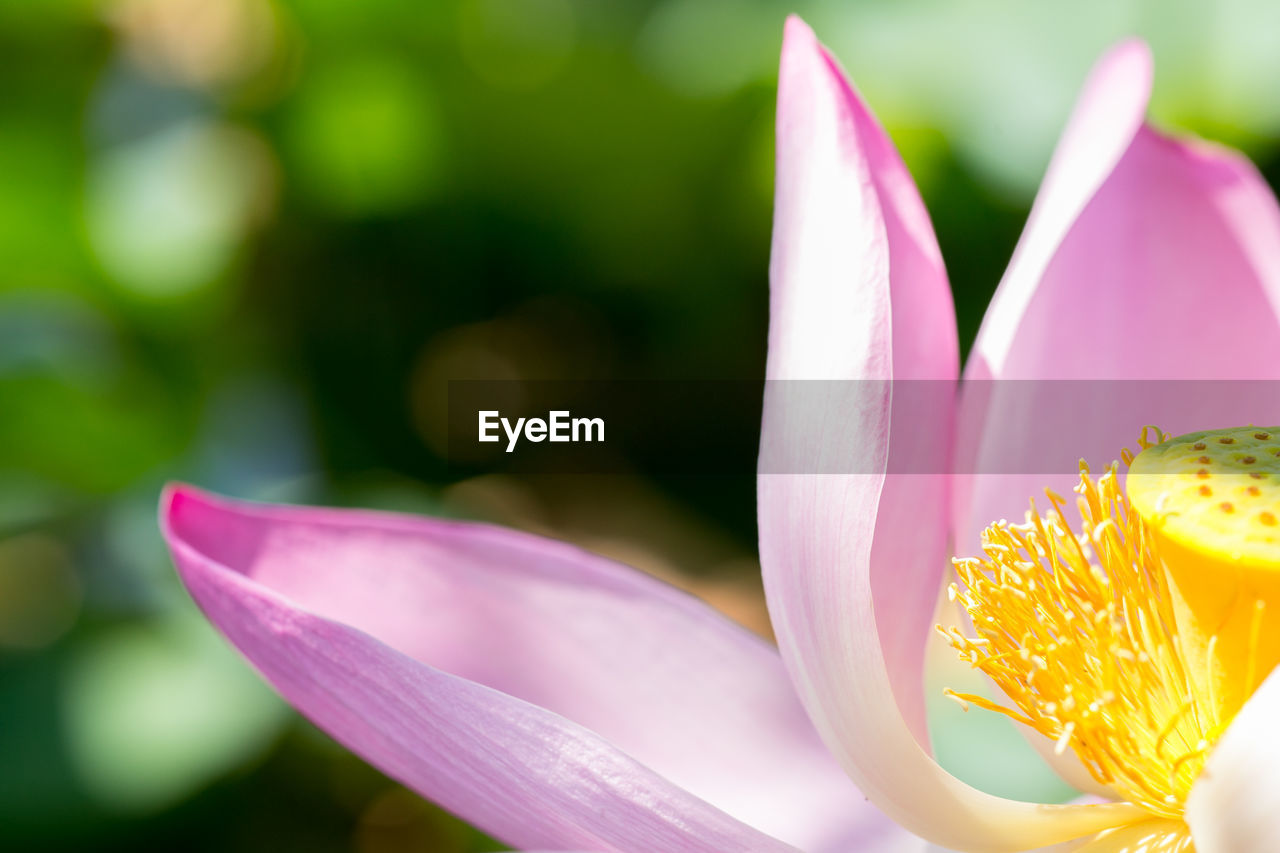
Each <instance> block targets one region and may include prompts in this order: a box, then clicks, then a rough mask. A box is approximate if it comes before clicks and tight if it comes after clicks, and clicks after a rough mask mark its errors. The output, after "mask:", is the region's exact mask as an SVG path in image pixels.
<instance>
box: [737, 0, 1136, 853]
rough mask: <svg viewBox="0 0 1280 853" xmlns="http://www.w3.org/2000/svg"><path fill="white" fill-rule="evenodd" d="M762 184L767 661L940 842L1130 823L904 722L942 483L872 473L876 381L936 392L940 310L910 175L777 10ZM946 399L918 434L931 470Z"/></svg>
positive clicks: (938, 564) (876, 453)
mask: <svg viewBox="0 0 1280 853" xmlns="http://www.w3.org/2000/svg"><path fill="white" fill-rule="evenodd" d="M777 179H778V188H777V203H776V209H775V214H774V217H775V218H774V245H773V261H772V265H771V270H770V272H771V279H772V304H771V312H772V313H771V321H770V335H769V369H768V377H769V379H770V385H769V388H768V389H767V391H766V398H765V416H764V425H763V432H762V438H761V470H762V474H761V476H760V478H759V512H760V552H761V560H762V563H763V566H764V571H765V584H766V592H767V594H768V597H769V608H770V613H771V615H772V617H773V620H774V626H775V628H776V629H777V632H778V638H779V643H780V645H781V647H782V652H783V657H784V659H785V660H786V662H787V665H788V667H789V668H790V670H791V673H792V677H793V679H794V680H795V682H796V684H797V685H798V686H799V688H800V691H801V697H802V699H803V701H804V702H805V704H806V707H807V708H808V709H809V712H810V714H811V715H812V716H813V718H814V721H815V722H816V723H817V725H818V729H819V731H820V732H821V733H822V735H823V736H824V738H825V739H826V740H827V743H828V744H829V745H830V746H831V748H832V749H833V750H834V751H835V752H836V754H837V757H839V758H840V760H841V761H842V763H843V764H844V766H845V768H846V770H848V771H849V773H850V774H851V775H852V776H853V778H854V780H855V781H856V782H857V783H858V785H859V787H860V788H861V789H862V790H863V792H864V793H865V794H866V795H867V796H868V797H869V798H870V799H871V800H872V801H873V802H874V803H876V804H877V805H878V806H880V807H881V808H883V809H884V810H885V811H886V812H888V813H889V814H890V815H891V816H892V817H893V818H894V819H895V820H898V821H899V822H901V823H903V824H904V825H905V826H906V827H907V828H908V829H910V830H912V831H913V832H915V833H917V834H919V835H921V836H922V837H925V838H928V839H929V840H931V841H933V842H935V843H938V844H941V845H943V846H946V847H953V848H959V849H982V850H1023V849H1027V848H1031V847H1037V846H1042V845H1044V844H1049V843H1053V842H1056V841H1061V840H1066V839H1069V838H1074V837H1079V836H1081V835H1084V834H1086V833H1088V832H1091V831H1094V830H1097V829H1100V828H1103V827H1106V826H1111V825H1115V824H1117V823H1121V822H1123V821H1125V820H1128V819H1132V818H1133V817H1135V816H1136V815H1137V814H1139V813H1138V812H1137V810H1135V809H1133V808H1131V807H1126V806H1056V807H1055V806H1037V805H1032V804H1028V803H1016V802H1011V801H1007V800H1001V799H999V798H996V797H991V796H988V795H985V794H983V793H981V792H979V791H976V790H974V789H972V788H970V787H968V786H966V785H964V784H963V783H961V782H959V781H958V780H956V779H955V778H953V777H951V776H950V775H948V774H947V773H945V772H944V771H943V770H941V768H939V767H938V765H937V764H936V763H935V762H934V761H933V760H932V759H931V758H930V757H929V755H928V754H927V752H926V751H925V750H924V749H922V747H921V743H920V741H919V740H918V737H917V736H916V735H915V734H913V732H912V730H911V728H910V727H909V725H908V723H907V719H908V718H911V719H915V720H917V721H918V720H919V719H920V717H919V708H918V705H917V704H915V703H918V701H919V685H918V679H919V678H920V676H921V660H920V656H919V655H918V654H917V653H916V652H915V651H914V650H912V649H910V648H909V647H908V646H907V645H906V644H908V643H913V642H921V643H923V639H924V636H925V634H926V632H927V630H928V621H929V619H930V616H931V613H932V608H933V604H934V601H935V595H936V593H937V589H938V585H937V582H938V580H939V576H940V573H941V572H942V571H943V569H944V568H945V566H946V551H945V535H944V533H943V531H945V529H946V504H945V499H946V492H945V486H946V482H945V478H943V477H941V476H938V475H936V474H928V473H923V474H912V475H908V477H909V478H913V479H914V480H915V481H914V482H907V483H906V484H905V485H904V486H902V487H901V490H899V485H898V484H897V483H896V482H895V480H896V475H891V476H888V477H887V476H886V475H885V471H886V470H888V469H889V468H890V466H891V465H892V462H893V459H892V454H893V445H892V442H897V441H898V440H899V438H900V436H901V435H902V432H903V430H902V428H903V427H904V426H906V422H905V421H904V419H902V418H901V417H900V415H901V414H902V412H903V410H901V409H897V408H896V406H895V403H896V401H895V399H894V397H895V395H897V394H898V393H899V390H900V389H899V387H898V386H897V385H896V384H895V385H890V384H887V383H885V382H880V381H876V380H895V381H896V380H900V379H902V378H903V377H906V378H910V379H919V378H931V379H936V380H943V384H944V386H945V380H948V379H951V378H953V377H954V375H955V370H956V356H955V337H954V331H953V327H952V325H951V306H950V302H949V299H948V295H947V289H946V282H945V278H944V277H943V274H942V270H941V265H940V264H939V263H938V262H937V250H936V246H934V244H933V240H932V235H931V234H930V233H929V232H928V222H927V219H926V218H925V216H924V213H923V210H922V209H921V207H920V202H919V199H918V197H917V196H916V195H915V192H914V190H913V189H912V188H911V185H910V179H909V178H908V177H907V176H906V174H905V171H904V170H903V169H902V165H901V163H900V161H899V160H898V159H897V157H896V155H893V152H892V148H891V146H890V144H889V143H888V141H887V140H886V139H885V137H884V136H883V132H882V131H881V130H880V129H879V127H878V126H876V125H875V123H874V122H873V121H872V120H871V118H870V116H869V113H868V112H867V111H866V109H865V107H864V106H863V105H862V104H861V102H860V100H859V99H858V97H857V95H856V93H854V92H853V90H852V89H851V88H850V87H849V85H848V84H847V82H846V81H845V79H844V77H843V75H842V74H841V73H840V72H839V70H838V68H837V67H836V65H835V63H834V62H833V60H832V59H831V58H830V57H829V56H828V55H827V53H826V52H825V51H824V50H823V49H822V47H821V46H820V45H819V44H818V43H817V41H816V40H815V38H814V36H813V33H812V32H811V31H810V30H809V29H808V28H807V27H805V25H804V24H802V23H801V22H799V21H798V20H796V19H794V18H793V19H791V20H790V21H789V22H788V25H787V34H786V41H785V44H784V46H783V57H782V70H781V79H780V83H779V93H778V178H777ZM917 336H918V337H917ZM797 380H823V381H820V382H816V383H815V382H800V381H797ZM859 380H861V381H859ZM925 396H929V395H927V394H926V395H925ZM949 399H950V398H949V396H948V395H942V396H941V401H940V402H939V403H938V404H937V405H936V406H935V408H934V409H933V412H932V414H933V417H934V420H933V421H932V422H931V423H932V424H936V432H935V433H934V434H933V437H934V444H935V446H936V445H941V446H942V447H943V450H944V452H943V455H942V459H943V461H945V459H946V453H945V451H946V448H947V447H948V442H949V439H950V430H951V424H950V420H951V412H950V410H949ZM909 410H910V411H912V413H913V414H915V415H916V416H917V419H918V417H919V414H920V412H919V411H918V409H917V407H916V406H911V407H909ZM788 463H789V464H791V465H793V466H795V467H792V468H791V469H790V470H793V471H804V472H806V473H791V474H788V473H785V472H786V471H787V470H788V468H787V464H788ZM934 470H935V471H936V470H941V469H940V468H935V469H934ZM823 471H830V472H844V473H821V472H823ZM849 472H853V473H849ZM907 496H912V497H914V498H915V501H914V505H913V506H911V507H907V506H904V503H905V501H904V498H906V497H907ZM891 667H892V670H891ZM891 672H892V674H891ZM904 714H905V716H904Z"/></svg>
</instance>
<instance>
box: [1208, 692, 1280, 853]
mask: <svg viewBox="0 0 1280 853" xmlns="http://www.w3.org/2000/svg"><path fill="white" fill-rule="evenodd" d="M1277 719H1280V670H1277V671H1275V672H1273V673H1272V674H1271V675H1270V676H1269V677H1268V678H1267V680H1266V681H1264V682H1263V683H1262V686H1261V687H1259V688H1258V690H1257V692H1256V693H1254V694H1253V697H1252V698H1251V699H1250V700H1249V701H1248V702H1246V703H1245V706H1244V708H1242V709H1241V711H1240V713H1239V714H1238V715H1237V716H1236V718H1235V720H1233V721H1232V723H1231V726H1230V727H1229V728H1228V729H1227V731H1226V733H1225V734H1224V735H1223V736H1222V739H1221V740H1219V741H1218V745H1217V746H1216V747H1214V750H1213V754H1212V755H1210V756H1209V760H1208V762H1206V763H1205V768H1204V770H1203V771H1201V773H1200V778H1199V779H1197V780H1196V783H1195V787H1193V788H1192V789H1191V795H1190V796H1189V797H1188V798H1187V823H1188V824H1189V825H1190V826H1191V836H1192V838H1193V839H1194V840H1195V845H1196V850H1197V851H1199V853H1270V851H1273V850H1275V849H1276V839H1278V838H1280V784H1277V779H1278V778H1280V728H1277V726H1276V720H1277Z"/></svg>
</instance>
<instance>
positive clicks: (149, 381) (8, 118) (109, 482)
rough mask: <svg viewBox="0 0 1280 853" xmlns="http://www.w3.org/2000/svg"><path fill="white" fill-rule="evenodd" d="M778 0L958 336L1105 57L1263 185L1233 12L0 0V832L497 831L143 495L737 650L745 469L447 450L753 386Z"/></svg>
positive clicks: (750, 536)
mask: <svg viewBox="0 0 1280 853" xmlns="http://www.w3.org/2000/svg"><path fill="white" fill-rule="evenodd" d="M792 11H796V12H800V13H802V14H804V15H805V16H806V17H807V19H808V20H809V21H810V23H812V24H813V25H814V26H815V28H816V29H817V30H818V32H819V34H820V36H821V37H822V38H823V39H824V40H825V41H826V42H827V43H828V44H830V45H831V46H832V47H833V49H834V50H835V51H836V53H837V54H838V55H839V56H840V57H841V58H842V59H843V61H844V62H845V64H846V67H847V68H848V69H849V70H850V71H851V72H852V74H853V76H854V77H855V79H856V80H857V82H858V84H859V86H860V87H861V89H862V90H863V92H864V93H865V94H866V96H867V97H868V99H869V100H870V102H871V103H872V105H873V107H874V108H875V109H876V110H877V112H878V113H879V115H880V116H881V117H882V118H883V120H884V121H885V122H886V124H887V125H888V127H889V129H890V131H891V133H892V134H893V137H894V139H895V140H896V142H897V143H898V145H899V146H900V148H901V150H902V151H903V153H904V155H905V156H906V158H907V160H908V163H909V165H910V166H911V168H912V171H913V173H914V174H915V176H916V178H917V180H918V181H919V183H920V186H921V189H922V191H923V194H924V196H925V199H926V202H927V203H928V205H929V208H930V211H931V212H932V215H933V218H934V223H935V226H936V228H937V231H938V236H939V239H940V241H941V243H942V247H943V251H944V254H945V255H946V258H947V263H948V266H949V269H950V272H951V276H952V283H953V287H954V290H955V293H956V301H957V312H958V315H959V322H960V329H961V337H962V340H963V341H964V342H965V343H966V345H967V342H968V341H969V340H971V339H972V336H973V334H974V332H975V330H976V328H977V324H978V322H979V320H980V318H981V314H982V310H983V307H984V306H985V304H986V300H987V299H988V297H989V295H990V293H991V292H992V290H993V289H994V287H995V284H996V282H997V280H998V279H999V276H1000V273H1001V270H1002V267H1003V265H1004V262H1005V261H1006V260H1007V258H1008V257H1009V255H1010V252H1011V251H1012V248H1013V245H1014V242H1015V240H1016V239H1017V235H1018V232H1019V229H1020V227H1021V224H1022V222H1023V219H1024V217H1025V215H1026V211H1027V208H1028V206H1029V204H1030V201H1031V198H1032V195H1033V193H1034V190H1035V186H1036V183H1037V181H1038V179H1039V176H1040V174H1041V173H1042V171H1043V169H1044V166H1045V164H1046V162H1047V158H1048V155H1049V152H1050V150H1051V148H1052V145H1053V143H1054V140H1055V137H1056V134H1057V132H1058V131H1059V129H1060V128H1061V125H1062V123H1063V121H1064V119H1065V117H1066V115H1067V111H1068V109H1069V106H1070V103H1071V100H1072V98H1073V96H1074V94H1075V90H1076V87H1077V86H1078V85H1079V83H1080V81H1081V80H1082V79H1083V76H1084V74H1085V72H1086V70H1087V68H1088V66H1089V64H1090V63H1091V62H1092V60H1093V59H1095V58H1096V56H1097V55H1098V54H1099V52H1100V51H1101V50H1102V49H1104V48H1105V47H1106V46H1107V45H1108V44H1109V43H1111V42H1112V41H1113V40H1115V39H1116V38H1118V37H1120V36H1123V35H1126V34H1129V33H1140V34H1143V35H1145V36H1147V37H1148V38H1149V39H1150V40H1151V42H1152V44H1153V46H1154V48H1155V52H1156V57H1157V64H1158V77H1157V79H1158V82H1157V92H1156V103H1155V115H1156V117H1157V119H1158V121H1159V122H1160V123H1161V124H1162V125H1164V126H1166V127H1171V128H1178V129H1186V130H1191V131H1194V132H1198V133H1201V134H1203V135H1206V136H1209V137H1211V138H1215V139H1218V140H1221V141H1225V142H1228V143H1230V144H1233V145H1237V146H1239V147H1242V148H1244V149H1245V150H1246V151H1247V152H1248V153H1249V154H1250V155H1251V156H1252V157H1253V158H1254V159H1255V161H1256V162H1258V163H1259V165H1260V166H1261V167H1262V168H1263V169H1264V171H1265V172H1266V173H1267V174H1268V176H1269V177H1270V178H1271V180H1272V182H1273V185H1274V184H1275V181H1276V179H1277V178H1278V177H1280V95H1277V94H1276V91H1277V89H1276V85H1275V84H1276V81H1277V80H1280V52H1278V51H1276V50H1275V49H1274V39H1273V36H1274V33H1275V32H1277V31H1280V7H1277V6H1276V5H1275V4H1269V3H1264V2H1260V1H1259V2H1251V0H1231V1H1230V2H1220V3H1217V4H1213V5H1212V6H1210V5H1209V4H1202V3H1197V2H1190V1H1189V0H1188V2H1168V0H1163V1H1162V2H1119V0H1087V2H1076V3H1071V4H1067V3H1059V4H1052V3H1044V2H1041V3H1032V2H1026V0H990V1H989V2H976V0H975V2H954V3H944V2H929V0H910V1H909V2H906V1H905V0H896V2H890V0H866V2H834V1H833V2H816V0H811V2H795V3H783V2H774V0H417V2H412V0H409V1H407V2H397V0H362V2H354V0H289V1H288V2H286V0H42V2H31V0H0V847H3V848H4V849H28V848H35V847H39V848H40V849H89V848H92V849H111V848H121V849H125V848H128V849H136V848H138V847H143V848H147V847H157V848H164V847H177V846H179V845H180V846H182V847H183V848H186V849H193V850H247V851H254V850H278V849H282V848H283V849H307V850H317V851H325V850H334V851H338V850H359V851H400V850H405V851H408V850H417V851H423V850H433V851H454V850H456V851H463V850H492V849H496V848H497V846H498V845H496V844H494V843H493V842H492V841H489V840H487V839H485V838H484V837H483V836H480V835H478V834H477V833H475V832H473V831H472V830H470V829H468V828H467V827H465V826H463V825H461V824H460V823H458V822H457V821H455V820H454V819H452V818H450V817H448V816H447V815H444V814H442V813H441V812H439V811H438V810H436V809H434V808H433V807H431V806H429V805H427V804H424V803H422V802H421V801H420V800H418V799H417V798H416V797H414V796H412V795H410V794H408V793H407V792H405V791H404V790H403V789H401V788H399V787H398V786H396V785H395V784H393V783H391V782H389V781H388V780H386V779H385V778H383V777H382V776H381V775H379V774H378V773H377V772H375V771H373V770H370V769H368V768H367V767H365V766H364V765H363V763H362V762H360V761H359V760H358V759H355V758H353V757H351V756H349V755H347V754H346V753H345V752H344V751H343V750H341V749H340V748H338V747H337V746H335V745H334V744H333V743H332V742H331V741H329V740H328V739H327V738H326V737H325V736H323V735H322V734H320V733H318V732H317V731H315V730H314V729H313V728H311V727H310V726H308V725H307V724H305V723H304V722H302V721H300V720H299V719H298V718H297V717H296V716H295V715H294V714H292V712H290V711H289V710H288V709H287V708H286V707H284V706H283V705H282V703H280V702H279V701H278V700H277V699H276V698H275V697H274V695H273V694H272V693H271V692H270V691H269V690H268V689H267V688H265V687H264V686H262V685H261V684H260V683H259V681H258V680H257V678H256V676H254V675H253V674H252V672H251V671H250V670H249V668H248V667H247V666H246V665H244V664H242V663H241V662H240V660H239V659H238V658H237V657H236V656H235V655H234V654H233V653H232V652H230V651H229V650H228V649H227V648H226V647H225V646H224V645H223V643H222V642H221V640H220V639H219V638H218V637H217V636H216V635H214V634H213V632H212V630H211V629H209V628H208V627H207V626H205V624H204V623H203V622H202V620H201V619H200V618H199V616H198V614H197V613H196V612H195V609H194V607H193V606H192V605H191V603H190V602H189V600H188V599H187V598H186V596H185V594H184V593H183V591H182V590H181V588H180V587H179V585H178V584H177V582H176V580H175V578H174V576H173V574H172V569H171V567H170V565H169V562H168V559H167V557H166V555H165V552H164V549H163V546H162V543H161V542H160V539H159V535H158V532H157V530H156V525H155V521H154V516H155V507H156V500H157V496H158V492H159V489H160V487H161V485H162V484H163V483H164V482H165V481H166V480H169V479H183V480H188V481H191V482H195V483H197V484H200V485H202V486H205V487H208V488H211V489H215V490H219V491H223V492H226V493H230V494H234V495H240V496H244V497H252V498H262V499H271V500H289V501H299V502H315V503H327V504H338V505H357V506H370V507H384V508H394V509H407V510H413V511H421V512H429V513H437V514H450V515H457V516H466V517H476V518H487V519H492V520H496V521H501V522H504V523H508V524H513V525H518V526H521V527H525V528H528V529H531V530H537V531H540V532H545V533H549V534H551V535H556V536H560V537H563V538H568V539H572V540H575V541H578V542H582V543H584V544H586V545H588V546H589V547H593V548H596V549H598V550H601V551H604V552H606V553H609V554H612V555H615V556H618V557H620V558H622V559H624V560H626V561H628V562H631V563H633V564H635V565H637V566H640V567H642V568H644V569H646V570H649V571H652V572H654V573H656V574H658V575H660V576H662V577H665V578H667V579H669V580H672V581H673V582H676V583H679V584H681V585H683V586H685V587H687V588H689V589H691V590H693V591H694V592H696V593H698V594H700V595H703V596H704V597H706V598H708V599H709V600H711V601H712V602H713V603H714V604H715V605H716V606H718V607H720V608H722V609H723V610H725V611H726V612H728V613H729V614H730V615H732V616H733V617H734V618H736V619H739V620H740V621H742V622H744V623H746V624H748V625H750V626H752V627H753V628H755V629H757V630H760V631H761V632H763V633H767V631H768V626H767V621H766V620H765V617H764V610H763V605H762V602H761V597H760V591H759V582H758V566H757V564H756V563H755V559H754V542H753V540H754V518H753V502H754V496H753V485H752V481H751V478H750V477H742V478H734V477H720V478H710V477H701V478H692V477H690V478H683V479H681V478H672V477H663V478H658V477H654V476H647V475H646V474H645V472H644V471H643V470H641V469H638V470H637V472H636V473H635V474H634V475H633V476H609V477H603V476H596V477H580V478H572V477H559V478H556V477H541V478H532V477H526V478H516V477H512V476H509V475H499V474H493V473H486V472H485V470H484V467H485V466H484V464H483V460H480V461H479V462H477V463H476V465H475V466H474V468H475V470H468V471H466V472H464V474H465V475H464V474H463V473H459V472H458V471H457V470H456V469H450V468H449V467H448V466H446V465H445V463H444V461H443V457H442V454H443V447H442V444H441V442H442V439H443V433H442V431H441V428H440V425H441V424H442V423H443V419H444V405H445V399H446V397H445V390H444V389H445V384H444V383H445V382H446V381H447V380H448V379H449V378H598V379H610V378H664V377H679V378H750V377H758V376H760V375H761V373H762V370H763V361H764V334H765V327H766V320H767V318H766V299H765V298H766V292H765V289H766V268H767V261H768V245H769V228H770V204H771V192H772V187H771V184H772V147H773V142H772V119H773V96H774V74H775V67H776V61H777V53H778V47H779V43H780V37H781V28H782V22H783V19H784V16H785V15H786V13H788V12H792ZM741 429H742V430H744V431H747V432H748V433H750V432H752V431H754V430H756V429H757V424H755V423H743V424H741ZM655 432H656V433H658V434H661V433H663V432H666V430H656V431H655ZM659 449H661V448H659ZM671 467H672V466H667V469H668V470H669V469H670V468H671ZM935 667H936V669H937V671H935V672H934V674H933V680H934V681H936V682H939V683H941V682H943V681H946V682H947V683H951V684H953V685H954V684H955V679H956V678H961V677H962V676H959V675H956V674H955V673H952V672H944V671H943V670H945V669H946V662H945V661H935ZM955 686H964V685H955ZM935 693H936V692H935ZM935 722H936V725H937V730H938V733H939V744H940V746H939V749H940V754H941V756H942V759H943V760H944V762H945V763H947V764H949V765H952V766H955V767H959V768H963V772H964V773H965V775H966V776H967V777H968V778H970V779H972V780H974V781H976V782H977V783H978V784H981V785H983V786H984V787H987V788H989V789H991V790H993V791H997V792H1000V793H1006V794H1011V795H1014V796H1024V797H1039V796H1048V797H1052V796H1059V797H1061V796H1066V794H1067V792H1066V791H1064V790H1063V789H1062V788H1061V786H1060V785H1058V784H1057V783H1055V782H1053V781H1052V780H1050V779H1048V778H1047V777H1046V776H1045V774H1044V773H1043V771H1042V770H1039V769H1037V767H1036V766H1035V765H1034V763H1031V762H1028V761H1026V760H1025V749H1024V750H1023V754H1022V755H1021V756H1017V755H1015V757H1013V758H1009V759H1006V760H1001V761H995V760H993V759H992V758H991V755H993V754H995V753H996V751H993V750H991V749H990V744H991V743H992V742H993V741H995V740H1007V739H1008V732H1007V731H1006V730H1005V729H1004V727H1003V726H1002V724H1001V723H1000V722H999V720H998V719H995V718H994V715H987V716H986V717H981V716H980V715H979V714H971V715H969V716H967V717H964V718H963V719H962V718H961V717H960V716H958V712H954V711H951V710H948V709H945V708H941V707H940V708H939V709H938V713H937V715H936V720H935ZM744 748H749V746H744Z"/></svg>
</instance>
